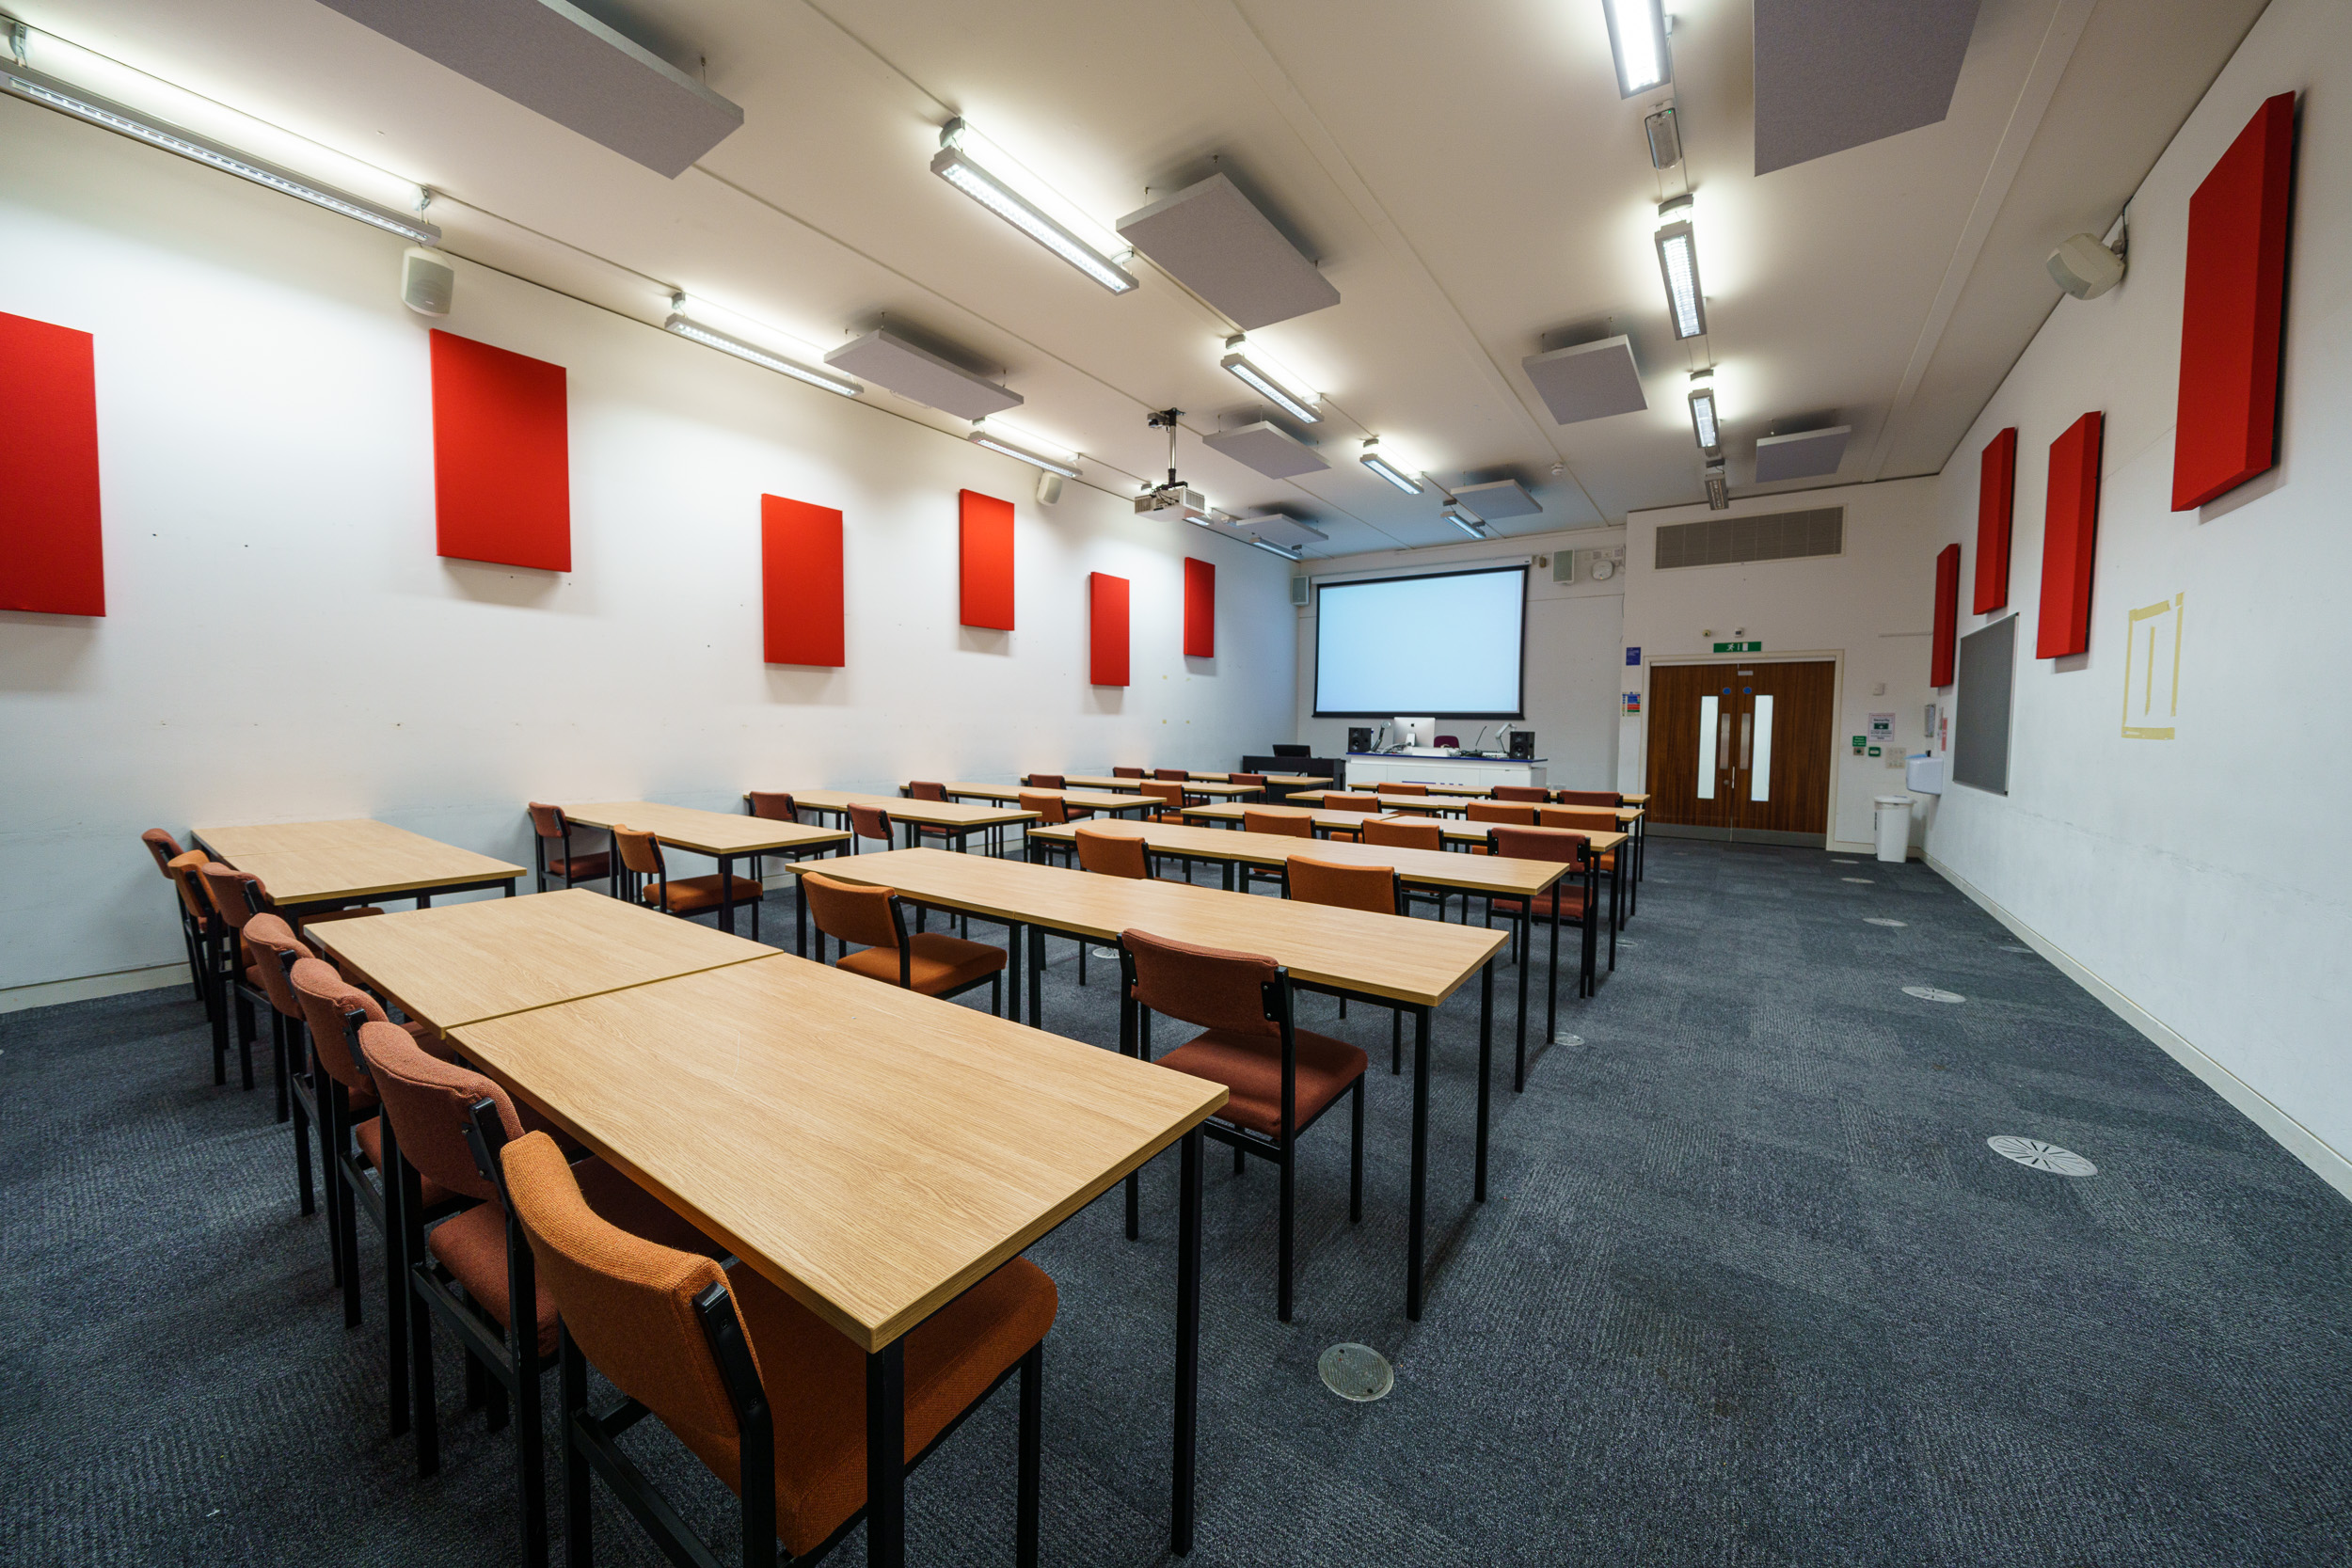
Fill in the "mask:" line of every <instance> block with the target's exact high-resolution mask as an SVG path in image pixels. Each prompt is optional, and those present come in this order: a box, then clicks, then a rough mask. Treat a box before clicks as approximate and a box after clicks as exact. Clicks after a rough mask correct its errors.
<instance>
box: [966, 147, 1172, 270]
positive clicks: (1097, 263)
mask: <svg viewBox="0 0 2352 1568" xmlns="http://www.w3.org/2000/svg"><path fill="white" fill-rule="evenodd" d="M966 129H967V128H966V126H965V125H964V122H963V120H962V119H961V118H958V119H951V120H949V121H948V122H947V123H946V125H945V126H943V127H941V129H940V133H939V152H938V155H937V156H936V157H934V158H932V159H931V172H932V173H933V174H936V175H938V176H939V177H940V178H941V179H942V180H945V181H946V182H947V183H949V184H950V185H953V186H954V187H955V188H956V189H958V190H960V191H961V192H962V193H963V194H964V195H966V196H968V197H970V198H972V199H973V200H975V201H977V202H978V203H979V204H980V205H981V206H983V207H985V208H987V209H988V210H989V211H990V212H992V213H993V214H996V215H997V216H998V217H1000V218H1003V219H1004V220H1005V221H1006V222H1007V223H1009V224H1011V225H1012V226H1013V227H1014V228H1015V229H1018V230H1021V232H1023V233H1024V234H1026V235H1028V236H1029V238H1031V239H1033V240H1035V241H1036V242H1037V243H1038V244H1040V245H1043V246H1044V247H1045V248H1046V249H1048V250H1050V251H1052V252H1053V253H1054V254H1055V255H1057V256H1058V257H1060V258H1061V259H1062V260H1063V261H1067V262H1069V263H1070V264H1071V265H1072V266H1073V267H1075V268H1077V269H1078V270H1079V271H1080V272H1082V273H1085V274H1086V275H1087V276H1088V277H1091V278H1093V279H1094V280H1095V281H1096V282H1097V283H1100V284H1101V285H1103V287H1104V288H1105V289H1108V290H1109V291H1110V292H1111V293H1115V294H1123V293H1127V292H1129V291H1130V290H1132V289H1134V288H1135V287H1136V279H1135V275H1134V274H1133V273H1130V272H1129V271H1127V269H1126V268H1124V267H1122V266H1120V264H1119V263H1118V262H1117V261H1112V260H1111V259H1110V258H1109V257H1108V256H1106V255H1104V253H1103V252H1102V251H1101V250H1099V249H1097V248H1095V247H1094V246H1093V245H1089V244H1087V242H1086V241H1084V240H1082V239H1080V238H1079V237H1078V236H1077V235H1075V234H1073V233H1072V232H1071V231H1070V230H1069V228H1068V227H1067V226H1066V225H1064V224H1062V223H1060V222H1058V221H1057V220H1056V219H1054V218H1053V217H1050V216H1048V215H1047V214H1046V213H1045V211H1044V209H1042V208H1041V207H1040V206H1039V205H1038V204H1037V203H1036V202H1034V201H1031V200H1030V199H1029V198H1027V197H1025V196H1023V195H1022V194H1021V193H1020V192H1019V191H1017V190H1015V189H1013V187H1012V186H1011V184H1010V183H1009V182H1007V181H1006V180H1005V179H1004V178H1003V177H1002V176H1001V175H999V174H997V173H994V172H992V171H991V170H989V169H988V168H987V167H985V166H982V165H981V164H980V163H979V162H977V160H976V159H975V158H974V157H973V156H972V154H973V152H974V151H977V150H981V143H980V140H979V138H978V137H977V136H967V135H965V132H966Z"/></svg>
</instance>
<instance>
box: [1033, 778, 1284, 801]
mask: <svg viewBox="0 0 2352 1568" xmlns="http://www.w3.org/2000/svg"><path fill="white" fill-rule="evenodd" d="M1224 777H1225V775H1223V774H1218V775H1216V778H1212V777H1210V776H1209V775H1208V774H1205V773H1195V774H1194V775H1193V776H1192V777H1191V778H1190V779H1188V780H1186V781H1184V796H1185V798H1186V799H1187V800H1189V799H1190V798H1192V797H1193V796H1195V795H1198V796H1200V798H1201V799H1202V800H1252V799H1255V798H1256V797H1257V796H1259V795H1262V794H1263V793H1264V791H1263V790H1262V789H1260V788H1259V787H1258V786H1257V785H1256V784H1223V783H1219V782H1218V780H1220V779H1222V778H1224ZM1176 782H1177V781H1176V780H1174V779H1122V778H1118V777H1113V776H1107V775H1104V774H1101V773H1065V774H1063V775H1062V783H1063V784H1072V785H1075V786H1077V787H1078V788H1081V789H1108V790H1115V791H1118V792H1120V793H1122V794H1141V793H1142V791H1143V786H1144V785H1145V784H1174V783H1176ZM1316 782H1317V783H1318V784H1319V783H1321V782H1322V781H1321V780H1317V781H1316Z"/></svg>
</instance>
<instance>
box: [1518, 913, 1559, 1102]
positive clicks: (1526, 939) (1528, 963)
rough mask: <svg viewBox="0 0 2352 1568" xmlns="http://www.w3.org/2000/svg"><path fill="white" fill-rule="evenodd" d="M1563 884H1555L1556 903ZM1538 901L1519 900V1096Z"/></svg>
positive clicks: (1524, 1071) (1524, 1072) (1523, 1077)
mask: <svg viewBox="0 0 2352 1568" xmlns="http://www.w3.org/2000/svg"><path fill="white" fill-rule="evenodd" d="M1559 886H1560V884H1559V883H1557V882H1554V883H1553V884H1552V895H1553V899H1554V902H1555V905H1556V903H1557V900H1558V897H1559ZM1535 898H1536V895H1534V894H1532V893H1531V894H1529V895H1527V896H1526V897H1524V898H1522V899H1520V900H1519V931H1518V943H1517V946H1518V956H1519V1038H1518V1057H1517V1065H1516V1066H1515V1067H1513V1068H1512V1069H1511V1092H1512V1093H1513V1094H1518V1093H1519V1092H1521V1091H1522V1090H1524V1089H1525V1088H1526V1087H1527V972H1528V971H1529V970H1531V969H1533V968H1534V967H1535Z"/></svg>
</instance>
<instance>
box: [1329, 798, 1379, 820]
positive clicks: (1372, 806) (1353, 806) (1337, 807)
mask: <svg viewBox="0 0 2352 1568" xmlns="http://www.w3.org/2000/svg"><path fill="white" fill-rule="evenodd" d="M1323 809H1324V810H1325V811H1359V812H1362V813H1363V814H1364V815H1365V816H1372V815H1373V814H1374V813H1375V812H1377V811H1378V810H1379V809H1380V797H1379V796H1377V795H1326V796H1325V797H1324V798H1323Z"/></svg>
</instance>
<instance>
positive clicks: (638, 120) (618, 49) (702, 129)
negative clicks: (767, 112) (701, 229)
mask: <svg viewBox="0 0 2352 1568" xmlns="http://www.w3.org/2000/svg"><path fill="white" fill-rule="evenodd" d="M325 3H326V5H327V6H328V7H330V8H333V9H335V10H338V11H341V12H342V14H343V15H345V16H347V17H349V18H351V19H352V20H353V21H354V22H358V23H360V24H363V25H365V26H368V27H373V29H375V31H377V32H379V33H381V34H383V35H384V36H385V37H386V38H388V39H390V40H393V41H395V42H397V43H404V44H406V45H407V46H408V47H409V48H411V49H413V50H415V51H416V52H417V53H418V54H420V55H423V56H424V57H425V58H427V59H429V60H436V61H438V62H439V63H440V64H442V65H445V66H447V67H449V69H450V70H452V71H455V72H457V74H459V75H460V76H463V77H465V78H466V79H467V80H469V81H471V82H477V83H479V84H481V85H482V86H483V87H488V88H489V89H490V90H491V91H492V92H495V93H497V94H499V95H500V96H501V97H502V98H511V99H513V100H514V101H515V102H516V103H520V104H521V105H522V106H523V107H524V108H526V109H530V110H532V111H534V112H535V113H538V114H542V115H545V116H547V118H548V119H551V120H554V121H555V122H556V123H557V124H558V125H563V126H567V127H569V128H570V129H572V130H574V131H577V132H579V133H580V135H583V136H586V137H587V138H588V139H589V140H591V141H595V142H600V143H602V144H603V145H604V146H606V147H609V148H611V149H612V150H613V151H615V152H618V153H620V154H621V155H622V156H623V157H625V158H630V159H634V160H635V161H636V162H638V163H641V164H643V165H644V166H646V167H647V168H649V169H652V170H654V171H655V172H656V173H658V174H662V175H666V176H668V177H669V178H671V179H673V180H675V179H676V178H677V177H678V176H679V175H681V174H683V173H685V172H686V170H687V168H688V167H689V166H691V164H692V163H693V162H694V160H695V159H697V158H699V157H701V156H702V155H703V154H704V153H706V152H707V151H709V150H711V149H712V148H714V147H716V146H718V145H719V144H720V143H721V142H722V141H723V140H725V139H726V138H727V137H728V136H729V135H732V134H733V133H734V131H735V129H736V128H737V127H738V126H739V125H741V124H742V123H743V111H742V110H741V109H740V108H739V107H738V106H736V105H735V104H733V103H728V102H727V101H726V100H725V99H723V98H722V97H720V96H719V95H718V94H717V93H715V92H712V91H711V90H710V89H709V88H708V87H704V86H703V85H702V84H701V83H700V82H697V81H695V80H694V79H693V78H692V77H691V76H689V75H687V74H686V73H685V72H684V71H680V70H678V69H677V67H675V66H674V65H672V64H670V62H669V61H667V60H665V59H662V58H661V57H660V56H659V55H655V54H653V53H652V52H651V51H650V50H647V49H645V48H644V47H643V46H642V45H640V44H638V43H635V42H633V41H632V40H629V39H627V38H625V37H623V36H622V35H621V34H619V33H616V32H614V31H613V30H612V28H610V27H608V26H606V25H605V24H603V23H601V22H599V21H597V20H596V18H595V17H593V16H590V15H589V14H588V13H587V12H586V11H583V10H581V9H580V8H579V7H577V6H570V5H566V4H564V0H325Z"/></svg>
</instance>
